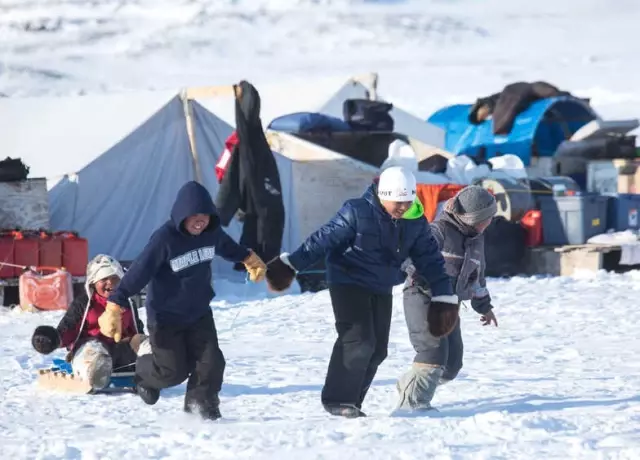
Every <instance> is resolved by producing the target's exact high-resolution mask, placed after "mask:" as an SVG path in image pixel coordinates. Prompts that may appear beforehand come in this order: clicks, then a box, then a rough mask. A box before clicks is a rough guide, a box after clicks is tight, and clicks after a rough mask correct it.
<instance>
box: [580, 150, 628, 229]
mask: <svg viewBox="0 0 640 460" xmlns="http://www.w3.org/2000/svg"><path fill="white" fill-rule="evenodd" d="M587 181H588V182H587V188H588V190H589V191H591V192H595V193H600V194H602V195H605V196H607V197H608V200H609V203H608V213H607V223H606V226H607V229H611V230H615V231H624V230H637V229H639V228H640V223H639V219H638V212H639V211H640V194H639V192H640V160H639V159H615V160H598V161H591V162H590V163H589V165H588V170H587Z"/></svg>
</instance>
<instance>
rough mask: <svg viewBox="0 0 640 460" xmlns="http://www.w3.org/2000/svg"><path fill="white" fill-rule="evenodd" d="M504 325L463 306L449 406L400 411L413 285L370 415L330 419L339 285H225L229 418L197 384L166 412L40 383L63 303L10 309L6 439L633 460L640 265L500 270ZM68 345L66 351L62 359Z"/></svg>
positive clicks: (118, 446)
mask: <svg viewBox="0 0 640 460" xmlns="http://www.w3.org/2000/svg"><path fill="white" fill-rule="evenodd" d="M489 288H490V289H491V291H492V292H493V294H494V297H495V299H496V300H495V309H496V315H497V317H498V321H499V328H495V327H483V326H481V325H480V323H479V321H478V315H477V314H475V313H474V312H473V311H472V310H471V309H469V310H464V309H463V310H462V321H463V326H462V330H463V335H464V339H465V360H464V368H463V369H462V372H461V374H460V377H459V379H458V380H457V381H454V382H453V383H451V384H449V385H447V386H445V387H442V388H441V389H440V390H439V391H438V393H437V395H436V398H435V400H434V403H435V404H436V405H437V406H438V407H439V409H440V411H441V412H440V413H438V414H432V415H431V416H429V417H421V418H390V417H389V416H388V414H389V412H390V411H391V410H392V408H393V406H394V404H395V402H396V400H395V398H396V392H395V381H396V379H397V377H398V376H399V375H400V374H401V373H402V372H403V371H405V369H406V368H407V366H408V365H409V363H410V362H411V360H412V359H413V352H412V349H411V346H410V344H409V341H408V337H407V332H406V326H405V323H404V317H403V312H402V306H401V305H402V304H401V295H399V293H398V295H396V296H395V299H394V302H395V304H394V316H393V323H392V333H391V343H390V346H389V358H388V359H387V361H385V362H384V363H383V365H382V366H381V367H380V370H379V372H378V375H377V377H376V380H375V381H374V384H373V387H372V389H371V391H370V393H369V395H368V397H367V400H366V401H365V405H364V407H363V408H364V409H365V410H366V411H367V412H368V414H369V417H368V418H365V419H356V420H344V419H339V418H334V417H331V416H330V415H328V414H326V413H325V412H324V411H323V410H322V407H321V405H320V390H321V387H322V384H323V381H324V374H325V371H326V367H327V364H328V359H329V355H330V353H331V347H332V343H333V340H334V337H335V332H334V328H333V317H332V314H331V307H330V304H329V296H328V294H327V292H322V293H318V294H303V295H287V296H283V297H281V298H279V299H275V300H239V299H240V298H247V299H253V298H255V297H258V296H259V294H260V293H259V292H257V291H259V289H257V287H249V288H244V287H242V286H240V287H238V286H235V287H234V288H233V295H232V296H230V295H229V291H230V290H231V289H230V288H224V287H220V289H219V290H220V292H221V293H222V295H223V296H226V297H227V299H229V300H221V301H216V302H214V316H215V319H216V323H217V326H218V329H219V331H220V341H221V347H222V350H223V352H224V353H225V355H226V358H227V370H226V381H225V384H224V386H223V390H222V395H221V399H222V406H221V409H222V413H223V415H224V417H225V419H224V420H220V421H218V422H202V421H200V420H198V419H196V418H193V417H189V416H186V415H184V414H183V413H182V398H183V396H184V385H182V386H179V387H176V388H173V389H170V390H166V391H164V392H163V393H162V397H161V400H160V401H159V402H158V404H157V405H155V406H146V405H144V403H142V401H140V400H139V398H138V397H137V396H133V395H120V396H80V397H78V396H76V397H69V396H65V395H60V394H51V393H44V392H42V391H41V390H38V389H37V388H35V387H34V372H35V369H36V368H37V367H39V366H41V365H42V363H44V362H45V358H43V357H42V356H40V355H38V354H37V353H35V352H34V351H33V350H32V349H31V345H30V335H31V333H32V331H33V328H34V327H35V326H36V325H38V324H42V323H47V324H55V323H56V322H57V320H58V318H59V316H60V314H59V313H46V314H40V315H37V314H28V313H18V312H15V311H14V312H6V311H5V312H0V337H2V340H1V341H0V350H1V351H0V375H2V379H1V381H0V413H1V414H2V417H1V418H0V425H1V427H2V429H1V430H0V445H1V446H2V454H3V458H14V459H35V458H38V459H63V458H64V459H107V458H109V459H117V458H144V459H175V460H182V459H224V458H230V459H231V458H234V459H239V458H250V459H266V458H268V459H279V460H285V459H296V460H299V459H305V460H311V459H336V458H345V459H354V460H356V459H366V460H373V459H385V460H388V459H407V458H453V459H462V458H465V459H466V458H509V459H532V458H553V459H561V458H562V459H567V458H575V459H581V460H588V459H596V458H597V459H603V458H616V459H632V458H636V457H634V456H636V455H637V452H639V451H640V425H639V424H638V418H639V417H640V404H639V402H640V396H638V388H640V372H639V371H638V369H639V368H638V364H637V363H638V358H637V355H638V346H637V340H636V337H637V324H638V322H639V321H640V312H639V310H638V309H637V308H635V307H636V305H637V299H638V298H639V297H640V275H639V274H638V273H629V274H626V275H609V274H603V273H599V274H595V275H593V274H592V275H585V276H584V277H576V278H544V279H533V278H514V279H512V280H510V281H506V280H500V281H499V280H490V283H489ZM58 354H60V355H61V354H62V353H58Z"/></svg>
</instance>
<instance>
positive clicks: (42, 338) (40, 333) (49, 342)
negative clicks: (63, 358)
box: [31, 326, 60, 355]
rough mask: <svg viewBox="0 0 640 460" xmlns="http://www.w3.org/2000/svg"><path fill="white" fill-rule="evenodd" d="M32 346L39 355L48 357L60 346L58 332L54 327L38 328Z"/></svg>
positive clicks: (34, 332) (34, 333) (32, 339)
mask: <svg viewBox="0 0 640 460" xmlns="http://www.w3.org/2000/svg"><path fill="white" fill-rule="evenodd" d="M31 345H33V348H35V350H36V351H37V352H38V353H42V354H43V355H48V354H49V353H51V352H52V351H54V350H55V349H56V348H58V347H59V346H60V336H59V335H58V331H57V330H56V328H54V327H52V326H38V327H36V330H35V331H33V336H32V337H31Z"/></svg>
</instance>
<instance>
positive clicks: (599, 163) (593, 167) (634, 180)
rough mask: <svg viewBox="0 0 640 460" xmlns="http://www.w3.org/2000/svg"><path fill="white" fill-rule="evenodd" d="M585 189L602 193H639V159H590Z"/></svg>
mask: <svg viewBox="0 0 640 460" xmlns="http://www.w3.org/2000/svg"><path fill="white" fill-rule="evenodd" d="M587 191H588V192H595V193H600V194H603V195H615V194H618V193H640V159H632V160H626V159H615V160H593V161H590V162H589V164H588V165H587Z"/></svg>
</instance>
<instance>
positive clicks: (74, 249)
mask: <svg viewBox="0 0 640 460" xmlns="http://www.w3.org/2000/svg"><path fill="white" fill-rule="evenodd" d="M54 237H55V238H56V239H58V240H60V241H62V266H63V267H64V268H66V269H67V271H68V272H69V273H71V275H73V276H85V275H86V271H87V263H88V262H89V244H88V241H87V240H86V239H84V238H80V237H79V236H78V235H77V234H76V233H73V232H58V233H56V234H55V235H54Z"/></svg>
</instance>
